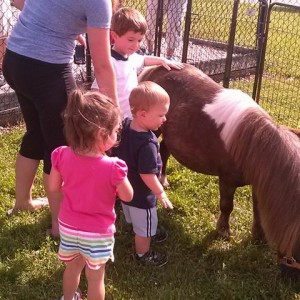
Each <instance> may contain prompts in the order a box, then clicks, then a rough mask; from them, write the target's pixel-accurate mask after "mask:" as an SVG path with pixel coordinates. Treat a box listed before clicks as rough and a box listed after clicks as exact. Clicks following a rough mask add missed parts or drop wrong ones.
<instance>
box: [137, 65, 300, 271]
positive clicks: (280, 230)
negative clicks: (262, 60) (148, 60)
mask: <svg viewBox="0 0 300 300" xmlns="http://www.w3.org/2000/svg"><path fill="white" fill-rule="evenodd" d="M146 80H150V81H154V82H156V83H158V84H159V85H161V86H162V87H163V88H164V89H165V90H166V91H167V92H168V94H169V95H170V98H171V104H170V109H169V112H168V114H167V121H166V122H165V124H164V125H163V127H162V128H161V131H162V136H163V140H162V144H161V155H162V158H163V161H164V162H166V161H167V159H168V157H169V155H170V153H171V154H172V155H173V156H174V158H175V159H176V160H177V161H179V162H180V163H181V164H183V165H184V166H186V167H188V168H190V169H191V170H193V171H196V172H199V173H204V174H210V175H216V176H218V177H219V189H220V210H221V213H220V216H219V219H218V222H217V231H218V232H219V234H221V235H222V236H223V237H227V236H229V235H230V226H229V218H230V214H231V212H232V210H233V197H234V193H235V190H236V188H237V187H240V186H244V185H248V184H249V185H251V186H252V193H253V226H252V235H253V237H254V239H259V240H261V239H264V238H266V240H267V241H268V243H269V244H270V245H271V246H272V247H274V248H275V249H276V250H277V251H278V253H279V254H280V257H285V258H284V259H282V260H280V263H281V264H283V265H287V266H288V267H290V266H291V267H293V268H296V269H299V270H300V263H299V264H298V262H300V139H299V138H298V137H297V136H296V135H295V134H294V133H292V132H291V131H289V130H287V129H285V128H284V127H282V126H278V125H276V124H275V123H274V121H273V120H272V119H271V117H270V116H269V115H268V114H267V113H266V112H265V111H264V110H263V109H262V108H261V107H260V106H259V105H258V104H257V103H256V102H255V101H253V99H252V98H251V97H249V96H248V95H247V94H245V93H243V92H242V91H240V90H234V89H225V88H223V87H221V86H220V85H219V84H217V83H216V82H214V81H213V80H212V79H211V78H210V77H208V76H207V75H205V74H204V73H203V72H201V71H200V70H199V69H197V68H195V67H193V66H191V65H185V67H184V69H183V70H180V71H178V70H171V71H167V70H165V69H164V68H163V67H155V68H148V69H145V70H144V71H143V73H142V74H141V75H140V81H146ZM296 133H297V132H296ZM298 134H299V132H298ZM164 167H166V164H164ZM293 258H295V259H296V261H294V260H293ZM297 261H298V262H297Z"/></svg>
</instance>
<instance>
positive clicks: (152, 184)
mask: <svg viewBox="0 0 300 300" xmlns="http://www.w3.org/2000/svg"><path fill="white" fill-rule="evenodd" d="M140 176H141V178H142V180H143V181H144V183H145V184H146V185H147V187H148V188H149V189H150V190H151V191H152V192H153V194H155V195H156V196H157V198H158V200H159V201H160V202H161V204H162V205H163V207H164V208H170V209H173V204H172V203H171V201H170V200H169V199H168V197H167V195H166V193H165V191H164V188H163V186H162V185H161V183H160V182H159V180H158V178H157V176H156V175H155V174H140Z"/></svg>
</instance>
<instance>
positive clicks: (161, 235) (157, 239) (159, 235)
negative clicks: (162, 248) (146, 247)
mask: <svg viewBox="0 0 300 300" xmlns="http://www.w3.org/2000/svg"><path fill="white" fill-rule="evenodd" d="M167 238H168V233H167V231H166V230H165V229H164V228H162V227H161V228H157V230H156V234H155V235H154V236H152V238H151V240H152V242H154V243H161V242H164V241H165V240H166V239H167Z"/></svg>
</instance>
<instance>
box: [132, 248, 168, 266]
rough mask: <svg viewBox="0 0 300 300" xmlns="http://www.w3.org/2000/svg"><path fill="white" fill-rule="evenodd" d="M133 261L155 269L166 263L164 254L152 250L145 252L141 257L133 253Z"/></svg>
mask: <svg viewBox="0 0 300 300" xmlns="http://www.w3.org/2000/svg"><path fill="white" fill-rule="evenodd" d="M135 259H136V260H137V261H138V262H139V263H141V264H144V265H148V266H155V267H162V266H164V265H165V264H166V263H167V262H168V260H167V257H166V255H165V254H163V253H159V252H156V251H153V250H150V251H148V252H146V253H145V254H144V255H143V256H141V257H139V256H138V255H137V254H136V253H135Z"/></svg>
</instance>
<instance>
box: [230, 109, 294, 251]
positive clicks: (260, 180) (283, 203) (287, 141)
mask: <svg viewBox="0 0 300 300" xmlns="http://www.w3.org/2000/svg"><path fill="white" fill-rule="evenodd" d="M299 149H300V142H299V139H298V138H297V136H295V135H294V134H292V133H291V132H289V131H287V130H285V129H283V128H281V127H278V126H276V125H275V124H274V122H273V121H272V119H271V118H270V117H269V116H268V115H267V114H266V113H264V112H263V111H261V110H258V109H255V108H249V109H248V110H247V111H246V113H245V115H244V117H243V118H242V120H241V123H240V124H239V125H238V126H237V128H236V130H235V132H234V133H233V135H232V139H231V141H230V146H229V152H230V155H231V156H232V158H233V159H234V162H235V164H236V165H237V167H238V168H240V169H241V170H242V171H243V174H244V177H245V179H246V180H247V182H249V183H250V184H251V185H252V188H253V192H254V193H255V194H256V196H257V201H258V209H259V214H260V219H261V222H262V228H263V230H264V233H265V236H266V239H267V241H268V242H269V244H270V245H271V246H274V247H275V248H276V249H277V250H278V251H280V252H281V253H287V251H288V250H289V249H290V250H291V249H292V248H293V247H294V246H295V243H296V242H297V241H298V240H299V235H300V221H299V215H300V201H299V200H300V190H299V187H300V156H299Z"/></svg>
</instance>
